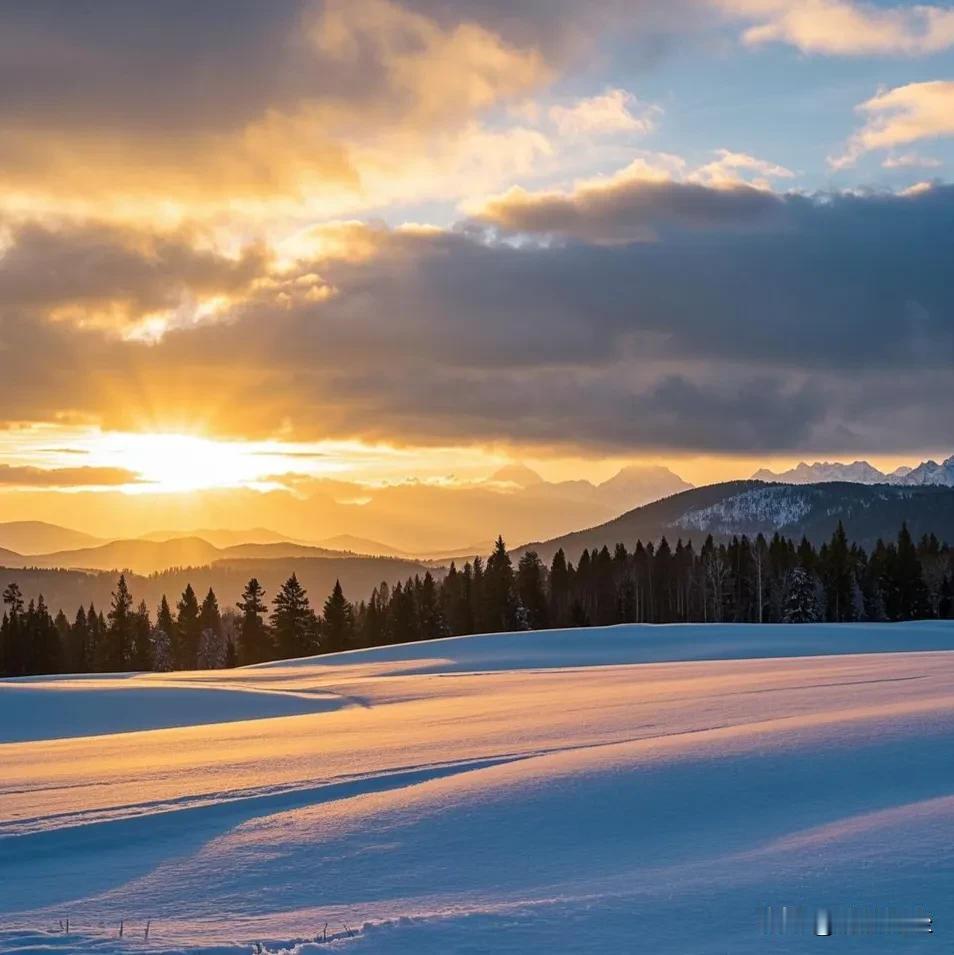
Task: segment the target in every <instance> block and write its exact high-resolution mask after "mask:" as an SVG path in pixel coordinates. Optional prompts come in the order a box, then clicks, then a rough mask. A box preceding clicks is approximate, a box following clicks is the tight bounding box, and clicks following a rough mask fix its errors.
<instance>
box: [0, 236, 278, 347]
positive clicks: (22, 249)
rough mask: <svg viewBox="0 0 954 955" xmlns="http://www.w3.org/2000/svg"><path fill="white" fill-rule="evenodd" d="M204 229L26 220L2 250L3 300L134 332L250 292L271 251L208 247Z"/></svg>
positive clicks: (63, 317) (253, 246)
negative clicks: (230, 252)
mask: <svg viewBox="0 0 954 955" xmlns="http://www.w3.org/2000/svg"><path fill="white" fill-rule="evenodd" d="M202 238H203V237H202V236H201V235H200V234H189V233H188V232H186V231H180V232H176V233H162V232H156V231H148V230H146V229H143V228H137V229H133V228H124V227H118V226H114V225H107V224H102V223H86V224H64V225H61V226H59V227H53V226H50V225H46V224H41V223H35V222H34V223H21V224H18V225H15V226H13V227H11V228H10V229H9V230H8V233H7V239H6V249H5V250H3V251H0V300H2V302H3V304H4V306H5V308H7V309H41V310H43V311H44V312H45V314H47V315H48V316H50V317H55V318H57V319H60V320H68V321H74V322H76V323H77V324H83V325H88V326H100V327H104V328H109V329H113V330H116V331H120V332H129V331H130V330H131V329H133V328H135V326H137V325H142V324H143V323H144V322H147V321H148V320H150V319H153V320H155V321H161V322H164V323H168V322H170V321H171V320H172V315H171V313H173V312H175V311H176V310H177V309H182V308H185V309H186V310H188V311H189V312H190V314H191V316H192V317H193V318H201V315H202V302H203V300H214V299H219V298H223V297H224V298H226V299H228V298H230V297H232V296H235V295H238V294H241V293H244V292H246V291H248V289H249V288H250V286H251V284H252V283H253V282H254V281H255V280H256V279H258V278H259V277H260V276H261V275H263V274H264V272H265V270H266V265H267V254H266V252H265V250H264V248H263V247H262V246H261V245H258V244H251V245H249V246H248V247H246V248H245V249H244V250H242V251H241V252H240V253H239V254H238V255H237V256H235V257H230V256H226V255H223V254H222V253H220V252H218V251H216V250H215V249H213V248H210V247H208V245H206V247H204V248H203V247H202V244H201V242H202Z"/></svg>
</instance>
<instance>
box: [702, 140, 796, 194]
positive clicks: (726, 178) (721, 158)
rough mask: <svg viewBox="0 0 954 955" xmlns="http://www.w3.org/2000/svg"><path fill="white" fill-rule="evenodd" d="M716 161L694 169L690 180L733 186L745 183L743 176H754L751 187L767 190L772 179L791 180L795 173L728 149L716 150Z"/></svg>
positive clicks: (775, 164)
mask: <svg viewBox="0 0 954 955" xmlns="http://www.w3.org/2000/svg"><path fill="white" fill-rule="evenodd" d="M716 155H717V157H718V158H717V159H714V160H713V161H712V162H709V163H706V164H705V165H703V166H700V167H699V168H698V169H696V170H695V171H694V172H693V173H692V175H691V177H690V178H691V179H692V180H694V181H696V182H704V183H707V184H708V185H711V186H724V185H733V184H736V183H739V182H745V179H744V178H743V176H744V175H745V174H750V175H754V176H755V177H756V178H755V180H754V182H753V183H752V184H753V185H758V186H759V187H761V188H764V189H768V188H769V181H770V180H772V179H793V178H794V177H795V173H794V172H792V171H791V169H786V168H785V166H780V165H778V164H777V163H773V162H768V161H767V160H765V159H759V158H757V157H756V156H750V155H748V154H747V153H738V152H733V151H732V150H730V149H717V150H716Z"/></svg>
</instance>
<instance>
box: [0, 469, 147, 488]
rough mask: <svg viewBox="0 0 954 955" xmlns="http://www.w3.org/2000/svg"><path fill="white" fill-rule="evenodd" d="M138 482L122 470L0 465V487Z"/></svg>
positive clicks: (86, 485)
mask: <svg viewBox="0 0 954 955" xmlns="http://www.w3.org/2000/svg"><path fill="white" fill-rule="evenodd" d="M138 482H139V476H138V475H137V474H135V473H134V472H133V471H127V470H126V469H125V468H97V467H80V468H34V467H16V466H14V465H10V464H0V485H6V486H13V487H58V488H68V487H116V486H119V485H123V484H136V483H138Z"/></svg>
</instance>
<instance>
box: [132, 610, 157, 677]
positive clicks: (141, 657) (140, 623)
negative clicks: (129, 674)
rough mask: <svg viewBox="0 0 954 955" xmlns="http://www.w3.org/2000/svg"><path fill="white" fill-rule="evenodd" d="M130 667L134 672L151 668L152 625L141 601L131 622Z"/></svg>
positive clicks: (147, 611)
mask: <svg viewBox="0 0 954 955" xmlns="http://www.w3.org/2000/svg"><path fill="white" fill-rule="evenodd" d="M130 666H131V667H132V668H133V669H134V670H140V671H142V670H151V669H152V668H153V653H152V625H151V623H150V621H149V608H148V607H147V606H146V601H145V600H141V601H140V602H139V607H138V608H137V609H136V613H135V615H134V616H133V620H132V654H131V658H130Z"/></svg>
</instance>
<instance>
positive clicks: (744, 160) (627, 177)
mask: <svg viewBox="0 0 954 955" xmlns="http://www.w3.org/2000/svg"><path fill="white" fill-rule="evenodd" d="M722 153H723V154H722V156H721V158H720V159H719V160H718V161H717V162H716V163H712V164H710V165H708V166H704V167H702V168H701V169H700V170H698V171H697V175H698V177H699V179H700V180H702V181H699V182H694V181H687V180H677V179H674V178H673V176H672V170H674V169H675V170H682V169H684V168H685V164H684V163H683V162H682V160H679V159H678V158H677V157H661V159H657V160H656V161H655V162H647V160H645V159H636V160H634V161H633V162H632V163H630V165H628V166H627V167H625V168H624V169H622V170H620V171H619V172H618V173H616V174H615V175H612V176H605V177H600V178H597V179H591V180H587V181H584V182H580V183H577V184H576V186H575V187H574V188H573V189H572V190H570V191H562V192H561V191H543V192H528V191H526V190H524V189H521V188H520V187H514V188H512V189H510V190H508V191H507V192H505V193H503V194H502V195H499V196H494V197H491V198H490V199H488V200H486V201H485V202H484V203H483V204H482V205H480V206H476V207H474V208H473V210H472V211H473V218H474V221H475V222H477V223H482V224H486V225H489V226H493V227H494V228H497V229H500V230H502V231H503V232H511V233H523V234H531V235H543V236H550V237H554V238H561V239H577V240H581V241H586V242H595V243H602V244H614V243H627V242H640V241H650V240H653V239H655V238H657V236H658V234H659V232H660V231H664V230H666V229H669V228H695V229H713V228H725V227H755V228H758V227H759V226H760V225H762V224H763V223H765V221H766V220H768V219H770V218H771V217H772V215H773V214H774V213H776V212H777V211H778V210H779V208H780V203H779V199H778V197H777V196H775V195H774V194H773V193H771V192H768V191H766V190H763V189H758V188H755V187H753V186H751V185H748V184H746V183H743V182H741V181H740V180H739V179H738V178H735V177H729V176H728V174H727V172H726V171H727V170H729V169H737V168H751V167H752V166H753V165H754V166H755V167H757V168H760V169H761V168H763V167H764V166H766V164H763V163H761V162H760V161H759V160H755V159H752V157H749V156H743V155H741V154H736V153H729V152H728V151H725V150H724V151H722ZM772 168H774V169H778V170H780V171H781V172H782V173H787V170H781V167H772ZM776 174H778V173H776ZM711 180H717V182H714V183H711V184H705V185H704V184H703V182H707V183H710V181H711Z"/></svg>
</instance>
